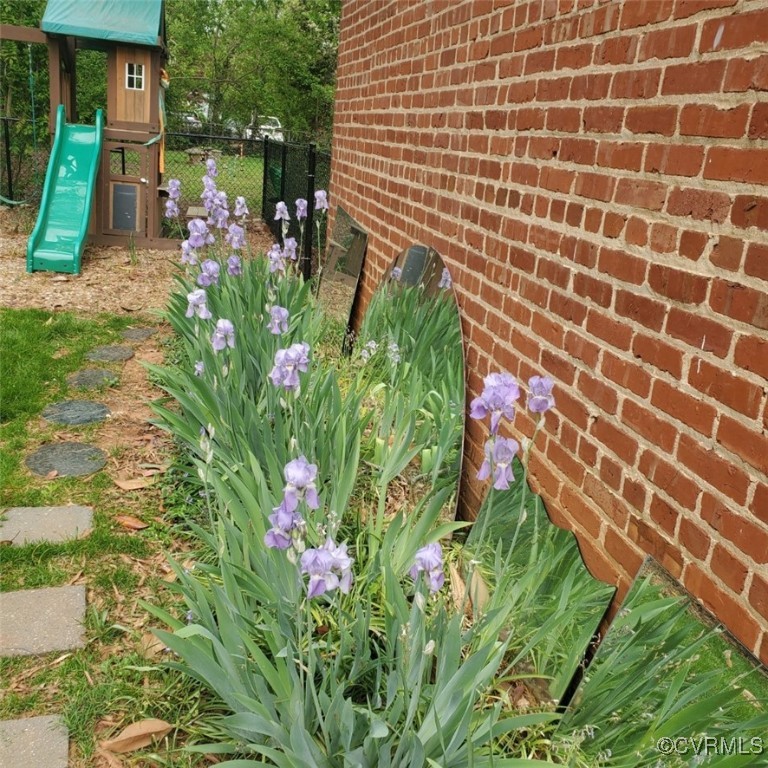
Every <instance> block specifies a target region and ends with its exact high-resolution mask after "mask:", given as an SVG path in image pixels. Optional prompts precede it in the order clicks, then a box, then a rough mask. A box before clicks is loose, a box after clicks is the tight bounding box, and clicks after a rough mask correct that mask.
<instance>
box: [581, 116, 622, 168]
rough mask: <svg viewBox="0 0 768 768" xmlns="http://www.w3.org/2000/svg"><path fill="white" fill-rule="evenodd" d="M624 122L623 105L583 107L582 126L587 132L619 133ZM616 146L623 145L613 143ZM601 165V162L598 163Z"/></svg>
mask: <svg viewBox="0 0 768 768" xmlns="http://www.w3.org/2000/svg"><path fill="white" fill-rule="evenodd" d="M623 123H624V108H623V107H610V106H599V107H584V117H583V121H582V124H583V127H584V131H585V132H587V133H621V127H622V125H623ZM615 146H617V147H620V146H623V145H620V144H618V145H615ZM599 165H603V163H599Z"/></svg>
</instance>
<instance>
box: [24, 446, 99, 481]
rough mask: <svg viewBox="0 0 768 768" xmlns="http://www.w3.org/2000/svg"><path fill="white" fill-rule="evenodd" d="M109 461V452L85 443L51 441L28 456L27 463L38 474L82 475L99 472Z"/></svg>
mask: <svg viewBox="0 0 768 768" xmlns="http://www.w3.org/2000/svg"><path fill="white" fill-rule="evenodd" d="M106 463H107V454H106V453H104V451H102V450H101V449H99V448H96V447H94V446H93V445H85V444H83V443H50V444H49V445H44V446H43V447H42V448H39V449H38V450H37V451H35V452H34V453H33V454H32V455H31V456H28V457H27V459H26V461H25V464H26V465H27V467H29V469H30V470H31V471H32V472H34V474H36V475H42V476H43V477H45V476H46V475H48V474H50V473H51V472H54V471H55V472H57V473H58V476H59V477H80V476H82V475H91V474H93V473H94V472H98V471H99V470H100V469H101V468H102V467H103V466H104V465H105V464H106Z"/></svg>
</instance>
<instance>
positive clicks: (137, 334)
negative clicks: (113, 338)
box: [122, 328, 155, 341]
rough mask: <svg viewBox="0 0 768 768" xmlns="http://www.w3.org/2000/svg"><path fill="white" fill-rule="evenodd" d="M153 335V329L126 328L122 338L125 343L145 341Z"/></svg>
mask: <svg viewBox="0 0 768 768" xmlns="http://www.w3.org/2000/svg"><path fill="white" fill-rule="evenodd" d="M154 335H155V329H154V328H126V329H125V330H124V331H123V333H122V336H123V338H124V339H126V340H127V341H146V339H148V338H149V337H150V336H154Z"/></svg>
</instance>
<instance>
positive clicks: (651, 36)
mask: <svg viewBox="0 0 768 768" xmlns="http://www.w3.org/2000/svg"><path fill="white" fill-rule="evenodd" d="M695 40H696V25H695V24H687V25H686V26H683V27H671V28H669V29H658V30H654V31H651V32H647V33H646V34H645V35H643V42H642V43H641V45H640V52H639V54H638V57H637V60H638V61H646V60H648V59H679V58H683V57H687V56H688V55H689V54H690V53H691V51H693V44H694V42H695Z"/></svg>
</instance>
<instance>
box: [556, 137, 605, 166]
mask: <svg viewBox="0 0 768 768" xmlns="http://www.w3.org/2000/svg"><path fill="white" fill-rule="evenodd" d="M596 156H597V142H596V141H594V140H592V139H575V138H574V139H562V140H561V141H560V152H559V153H558V159H559V160H562V161H563V162H564V163H578V164H580V165H593V164H594V162H595V158H596Z"/></svg>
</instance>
